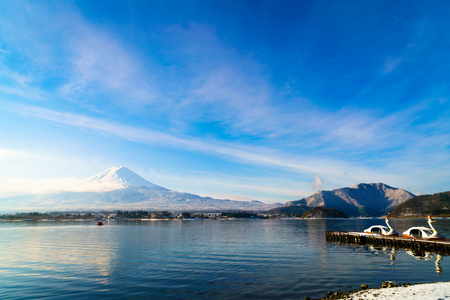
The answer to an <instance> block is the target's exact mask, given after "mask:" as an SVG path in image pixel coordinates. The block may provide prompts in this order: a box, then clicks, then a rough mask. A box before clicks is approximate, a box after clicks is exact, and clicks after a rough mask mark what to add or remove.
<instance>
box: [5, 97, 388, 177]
mask: <svg viewBox="0 0 450 300" xmlns="http://www.w3.org/2000/svg"><path fill="white" fill-rule="evenodd" d="M5 108H6V107H4V109H5ZM8 109H9V110H11V111H15V112H16V113H20V114H23V115H25V116H32V117H37V118H42V119H46V120H50V121H53V122H56V123H59V124H66V125H69V126H74V127H78V128H85V129H90V130H93V131H96V132H99V133H101V134H106V135H111V136H117V137H121V138H123V139H126V140H130V141H134V142H140V143H145V144H159V145H162V146H166V147H172V148H181V149H186V150H189V151H197V152H203V153H206V154H213V155H219V156H222V157H226V158H228V159H233V160H238V161H242V162H245V163H250V164H255V165H263V166H269V167H271V166H272V167H276V168H282V169H285V170H290V171H294V172H299V173H302V174H309V175H311V176H313V174H321V176H326V177H328V178H331V177H340V176H341V175H342V174H343V172H344V171H347V172H348V173H349V174H354V176H355V177H356V178H358V177H359V178H361V177H363V178H367V179H369V178H371V177H377V176H381V175H382V174H377V173H376V172H374V171H369V170H367V169H366V168H364V167H359V166H356V165H352V164H349V163H348V162H345V161H336V160H333V159H329V158H323V157H315V156H311V155H308V156H301V155H298V156H295V155H292V154H288V153H283V152H281V151H280V150H274V149H269V148H265V147H255V146H244V145H237V144H231V143H226V142H219V141H213V140H210V141H205V140H201V139H198V138H192V137H184V138H183V137H177V136H173V135H169V134H165V133H161V132H158V131H154V130H150V129H147V128H139V127H134V126H129V125H122V124H118V123H113V122H109V121H105V120H101V119H96V118H92V117H86V116H81V115H77V114H73V113H61V112H55V111H51V110H47V109H42V108H38V107H34V106H25V105H14V106H10V107H9V108H8ZM383 175H384V174H383ZM351 178H353V176H352V177H351ZM351 178H349V180H351Z"/></svg>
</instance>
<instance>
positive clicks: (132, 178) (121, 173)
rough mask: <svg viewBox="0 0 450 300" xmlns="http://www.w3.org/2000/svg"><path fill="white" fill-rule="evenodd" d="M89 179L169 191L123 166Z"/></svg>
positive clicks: (123, 186)
mask: <svg viewBox="0 0 450 300" xmlns="http://www.w3.org/2000/svg"><path fill="white" fill-rule="evenodd" d="M88 181H89V182H91V183H94V182H95V183H98V184H102V185H107V186H117V187H118V188H127V187H136V188H142V187H145V188H148V189H152V190H165V191H167V189H165V188H163V187H161V186H158V185H156V184H153V183H151V182H150V181H147V180H145V179H144V178H142V177H141V176H139V175H138V174H136V173H134V172H133V171H131V170H130V169H128V168H126V167H123V166H120V167H112V168H110V169H108V170H106V171H103V172H101V173H99V174H97V175H95V176H93V177H90V178H88Z"/></svg>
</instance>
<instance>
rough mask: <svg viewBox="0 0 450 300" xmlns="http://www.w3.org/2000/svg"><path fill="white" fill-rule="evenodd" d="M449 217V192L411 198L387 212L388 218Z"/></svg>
mask: <svg viewBox="0 0 450 300" xmlns="http://www.w3.org/2000/svg"><path fill="white" fill-rule="evenodd" d="M427 215H432V216H434V217H438V216H441V217H444V216H450V191H449V192H443V193H436V194H433V195H423V196H416V197H414V198H411V199H409V200H407V201H405V202H403V203H401V204H399V205H397V206H396V207H395V208H394V209H393V210H391V211H390V212H389V216H390V217H425V216H427Z"/></svg>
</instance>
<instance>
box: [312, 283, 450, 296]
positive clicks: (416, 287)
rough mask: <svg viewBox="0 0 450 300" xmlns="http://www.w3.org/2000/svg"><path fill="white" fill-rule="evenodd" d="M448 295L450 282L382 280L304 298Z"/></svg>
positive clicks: (449, 293) (449, 294)
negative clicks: (376, 285)
mask: <svg viewBox="0 0 450 300" xmlns="http://www.w3.org/2000/svg"><path fill="white" fill-rule="evenodd" d="M449 296H450V282H435V283H419V284H409V283H402V284H397V283H395V282H394V281H383V283H382V286H381V288H369V286H368V285H367V284H363V285H361V288H360V289H358V290H353V291H347V292H339V291H337V292H334V293H333V292H327V294H326V296H325V297H323V298H309V297H307V296H305V300H329V299H349V300H350V299H351V300H360V299H361V300H362V299H364V300H372V299H377V300H379V299H412V300H426V299H429V300H435V299H445V298H448V297H449Z"/></svg>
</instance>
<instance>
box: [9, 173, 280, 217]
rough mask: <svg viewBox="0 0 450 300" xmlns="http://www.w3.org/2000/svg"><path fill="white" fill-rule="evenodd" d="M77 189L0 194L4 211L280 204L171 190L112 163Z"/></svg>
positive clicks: (227, 207) (227, 208) (216, 208)
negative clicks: (5, 195)
mask: <svg viewBox="0 0 450 300" xmlns="http://www.w3.org/2000/svg"><path fill="white" fill-rule="evenodd" d="M81 186H82V188H79V189H78V190H77V191H59V192H53V193H44V194H27V195H16V196H12V197H3V198H0V203H1V205H2V210H4V211H12V210H15V211H30V210H33V211H49V210H53V211H54V210H61V211H69V210H116V209H121V210H123V209H124V210H132V209H144V210H156V211H157V210H169V211H242V210H246V211H264V210H269V209H272V208H275V207H278V206H281V204H266V203H263V202H260V201H234V200H219V199H213V198H211V197H201V196H198V195H195V194H189V193H182V192H176V191H171V190H169V189H166V188H164V187H162V186H158V185H156V184H153V183H151V182H149V181H147V180H145V179H144V178H142V177H141V176H139V175H138V174H136V173H134V172H133V171H131V170H130V169H128V168H126V167H113V168H110V169H108V170H106V171H104V172H101V173H99V174H97V175H95V176H92V177H89V178H86V179H84V180H82V181H81Z"/></svg>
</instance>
